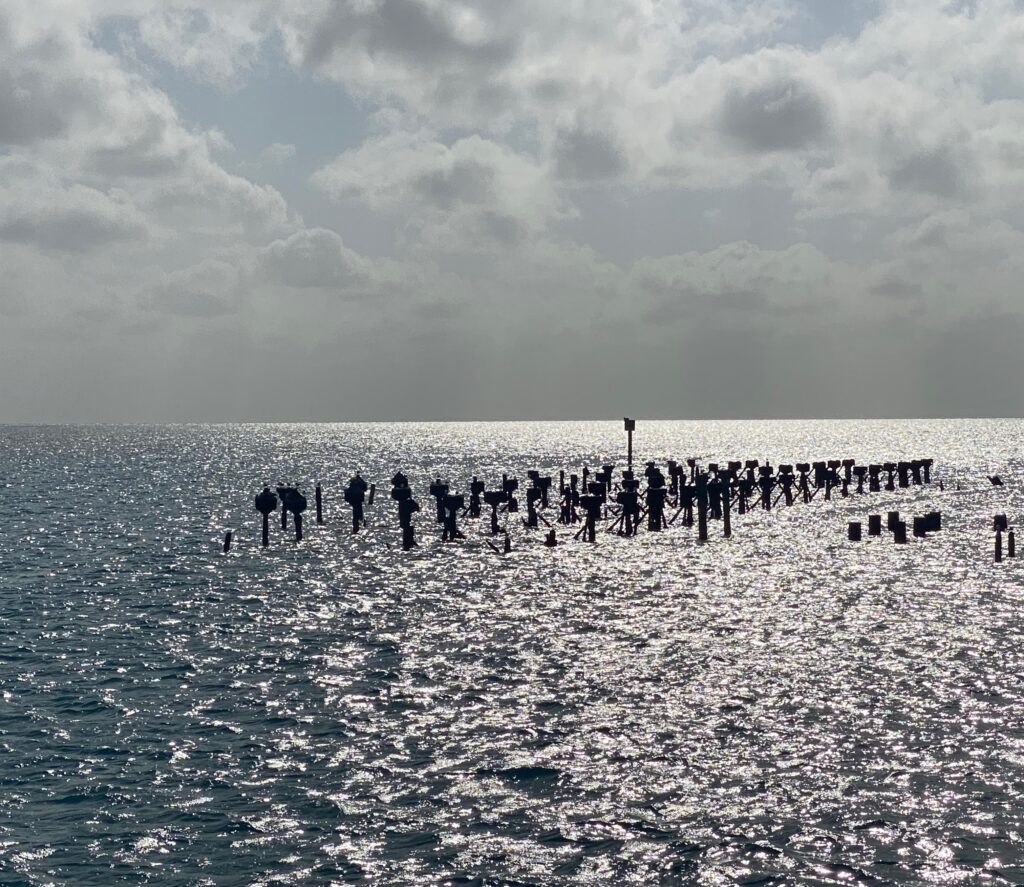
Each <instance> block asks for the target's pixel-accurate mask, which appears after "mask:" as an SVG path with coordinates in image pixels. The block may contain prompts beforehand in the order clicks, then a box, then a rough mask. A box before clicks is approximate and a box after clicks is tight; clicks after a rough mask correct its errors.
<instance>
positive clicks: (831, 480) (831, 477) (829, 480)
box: [825, 465, 839, 502]
mask: <svg viewBox="0 0 1024 887" xmlns="http://www.w3.org/2000/svg"><path fill="white" fill-rule="evenodd" d="M838 480H839V476H838V475H837V474H836V470H835V469H834V468H832V467H830V466H829V465H826V466H825V501H826V502H829V501H831V499H832V487H834V486H835V485H836V482H837V481H838Z"/></svg>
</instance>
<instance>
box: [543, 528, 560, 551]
mask: <svg viewBox="0 0 1024 887" xmlns="http://www.w3.org/2000/svg"><path fill="white" fill-rule="evenodd" d="M544 545H545V546H547V547H548V548H554V547H555V546H556V545H558V537H557V536H556V535H555V531H554V530H553V529H551V530H548V534H547V535H546V536H545V537H544Z"/></svg>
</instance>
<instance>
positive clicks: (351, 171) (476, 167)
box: [313, 131, 567, 246]
mask: <svg viewBox="0 0 1024 887" xmlns="http://www.w3.org/2000/svg"><path fill="white" fill-rule="evenodd" d="M313 183H314V184H315V185H316V186H317V187H319V188H321V189H323V190H324V191H326V192H327V193H328V194H330V195H332V196H333V197H335V198H337V199H345V198H348V199H355V200H358V201H360V202H361V203H363V204H365V205H366V206H368V207H370V208H371V209H373V210H376V211H379V212H384V213H394V214H400V215H401V217H402V219H403V223H404V224H405V225H406V226H407V227H410V226H411V228H412V229H413V230H416V231H422V230H423V229H427V228H437V227H443V228H444V229H446V230H447V231H448V233H453V232H454V231H455V230H456V229H461V230H462V232H463V234H468V233H470V231H474V232H476V236H478V235H480V234H489V235H491V236H492V237H493V238H494V239H495V240H497V241H499V242H503V243H506V244H507V243H511V242H513V241H516V240H519V239H520V238H521V237H523V236H525V235H526V234H528V233H531V232H532V233H536V232H540V231H543V230H544V229H545V228H546V227H547V225H548V223H549V222H550V221H551V220H552V219H556V218H560V217H563V216H564V215H565V214H566V212H567V210H566V208H565V204H564V201H563V200H562V199H561V198H560V196H559V195H558V194H557V192H555V191H554V190H553V189H552V188H551V187H550V182H549V181H548V178H547V175H546V171H545V170H544V168H543V167H542V166H541V165H540V164H539V163H538V162H536V161H535V160H533V159H531V158H530V157H528V156H524V155H522V154H518V153H516V152H514V151H512V150H511V149H509V148H508V147H506V146H503V145H500V144H498V143H496V142H493V141H491V140H488V139H483V138H481V137H480V136H477V135H474V136H469V137H467V138H463V139H458V140H456V141H455V142H453V143H452V144H451V145H446V144H444V143H443V142H440V141H437V140H436V139H435V138H434V137H433V136H432V135H431V134H430V133H428V132H425V131H419V132H403V131H397V132H393V133H390V134H388V135H385V136H381V137H376V138H373V139H370V140H369V141H367V142H366V143H364V144H363V145H360V146H359V147H358V148H355V149H353V150H351V151H347V152H345V153H343V154H341V155H339V156H338V157H337V158H336V159H335V160H334V161H333V162H331V163H330V164H328V165H327V166H325V167H323V168H322V169H320V170H318V171H317V172H316V173H315V174H314V176H313ZM460 242H465V239H464V238H463V239H462V240H458V239H457V240H455V241H453V242H452V243H453V245H455V246H458V244H459V243H460ZM438 243H439V241H438V240H437V239H436V238H435V245H437V244H438Z"/></svg>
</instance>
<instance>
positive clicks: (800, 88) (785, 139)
mask: <svg viewBox="0 0 1024 887" xmlns="http://www.w3.org/2000/svg"><path fill="white" fill-rule="evenodd" d="M828 126H829V119H828V111H827V107H826V104H825V101H824V100H823V99H822V97H821V96H820V95H819V94H818V93H817V92H816V91H815V90H814V88H813V87H811V86H809V85H808V84H807V83H803V82H801V81H799V80H795V79H791V78H779V79H776V80H773V81H770V82H768V83H760V84H756V85H751V86H748V87H734V88H733V89H731V90H730V91H729V92H728V93H727V94H726V96H725V98H724V102H723V108H722V129H723V131H724V133H725V134H726V136H728V137H729V138H730V139H732V140H734V141H735V142H736V143H737V144H738V145H740V147H741V148H743V149H744V150H747V151H787V150H798V149H801V148H806V147H809V146H812V145H814V144H816V143H817V142H819V141H821V139H823V138H824V136H825V134H826V133H827V131H828Z"/></svg>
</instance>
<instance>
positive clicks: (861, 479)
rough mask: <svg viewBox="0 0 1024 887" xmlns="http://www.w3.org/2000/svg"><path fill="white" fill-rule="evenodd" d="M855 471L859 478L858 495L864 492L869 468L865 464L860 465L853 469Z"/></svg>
mask: <svg viewBox="0 0 1024 887" xmlns="http://www.w3.org/2000/svg"><path fill="white" fill-rule="evenodd" d="M853 473H854V475H855V476H856V478H857V495H858V496H860V495H862V494H863V492H864V476H865V475H866V474H867V473H868V470H867V468H865V467H864V466H863V465H858V466H857V467H856V468H854V469H853Z"/></svg>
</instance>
